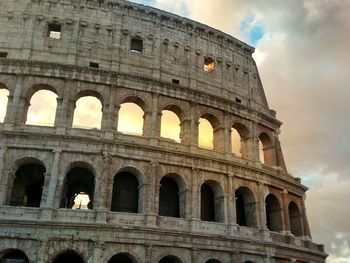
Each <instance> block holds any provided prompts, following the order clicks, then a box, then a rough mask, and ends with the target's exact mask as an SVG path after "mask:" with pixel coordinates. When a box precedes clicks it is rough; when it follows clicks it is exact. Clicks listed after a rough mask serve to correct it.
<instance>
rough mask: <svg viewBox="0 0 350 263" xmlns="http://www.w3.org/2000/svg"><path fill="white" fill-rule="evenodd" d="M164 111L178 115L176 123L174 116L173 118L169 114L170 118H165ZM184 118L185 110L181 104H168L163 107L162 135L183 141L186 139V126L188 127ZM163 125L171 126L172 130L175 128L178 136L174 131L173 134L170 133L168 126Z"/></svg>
mask: <svg viewBox="0 0 350 263" xmlns="http://www.w3.org/2000/svg"><path fill="white" fill-rule="evenodd" d="M164 111H169V112H171V113H173V114H174V115H175V116H177V118H178V120H176V123H174V120H173V119H174V118H171V116H169V117H170V118H167V119H165V118H164ZM184 119H185V113H184V112H183V110H182V109H181V108H180V107H179V106H177V105H173V104H172V105H166V106H165V107H164V108H163V109H162V117H161V125H160V129H161V132H160V136H161V137H165V138H170V139H174V140H176V141H179V142H182V141H183V140H184V133H185V128H186V127H185V125H184V122H183V120H184ZM163 125H164V126H170V128H171V130H175V133H177V134H178V137H175V134H174V135H173V134H172V133H174V132H172V133H171V135H168V133H167V132H166V127H164V126H163ZM164 128H165V129H164Z"/></svg>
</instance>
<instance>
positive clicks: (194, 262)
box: [191, 247, 199, 263]
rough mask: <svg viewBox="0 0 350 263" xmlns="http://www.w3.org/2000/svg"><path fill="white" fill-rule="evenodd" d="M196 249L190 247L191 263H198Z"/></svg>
mask: <svg viewBox="0 0 350 263" xmlns="http://www.w3.org/2000/svg"><path fill="white" fill-rule="evenodd" d="M198 250H199V249H198V248H196V247H192V248H191V263H199V262H198Z"/></svg>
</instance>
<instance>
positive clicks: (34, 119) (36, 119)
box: [22, 84, 58, 126]
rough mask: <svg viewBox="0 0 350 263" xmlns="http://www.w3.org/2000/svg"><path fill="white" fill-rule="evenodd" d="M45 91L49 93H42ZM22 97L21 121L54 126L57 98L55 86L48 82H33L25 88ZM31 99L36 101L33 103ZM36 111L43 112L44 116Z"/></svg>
mask: <svg viewBox="0 0 350 263" xmlns="http://www.w3.org/2000/svg"><path fill="white" fill-rule="evenodd" d="M45 91H46V93H47V91H48V92H49V93H47V94H42V93H43V92H45ZM54 96H56V97H54ZM24 97H25V101H24V113H23V116H22V119H23V123H26V124H34V125H44V126H54V124H55V117H56V110H57V98H58V91H57V89H56V88H55V87H53V86H51V85H48V84H35V85H33V86H31V87H30V88H28V89H27V90H26V92H25V95H24ZM33 100H34V102H36V103H34V104H33ZM39 101H40V104H39ZM42 103H43V104H42ZM38 112H40V114H41V115H42V114H43V113H45V116H40V114H38Z"/></svg>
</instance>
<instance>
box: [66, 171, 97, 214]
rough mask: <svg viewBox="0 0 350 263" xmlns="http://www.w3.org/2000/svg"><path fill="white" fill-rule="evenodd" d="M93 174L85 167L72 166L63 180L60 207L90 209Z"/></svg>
mask: <svg viewBox="0 0 350 263" xmlns="http://www.w3.org/2000/svg"><path fill="white" fill-rule="evenodd" d="M94 189H95V176H94V174H93V173H92V172H91V171H90V170H89V169H87V168H83V167H73V168H72V169H70V171H69V172H68V173H67V175H66V178H65V180H64V186H63V192H62V198H61V205H60V207H61V208H69V209H83V210H85V209H92V204H93V199H94Z"/></svg>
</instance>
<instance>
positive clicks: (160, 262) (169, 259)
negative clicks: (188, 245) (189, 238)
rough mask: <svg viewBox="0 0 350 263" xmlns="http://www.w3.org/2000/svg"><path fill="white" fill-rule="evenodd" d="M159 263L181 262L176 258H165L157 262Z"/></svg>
mask: <svg viewBox="0 0 350 263" xmlns="http://www.w3.org/2000/svg"><path fill="white" fill-rule="evenodd" d="M159 263H182V262H181V260H180V259H179V258H178V257H175V256H165V257H163V258H162V259H161V260H160V261H159Z"/></svg>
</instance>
